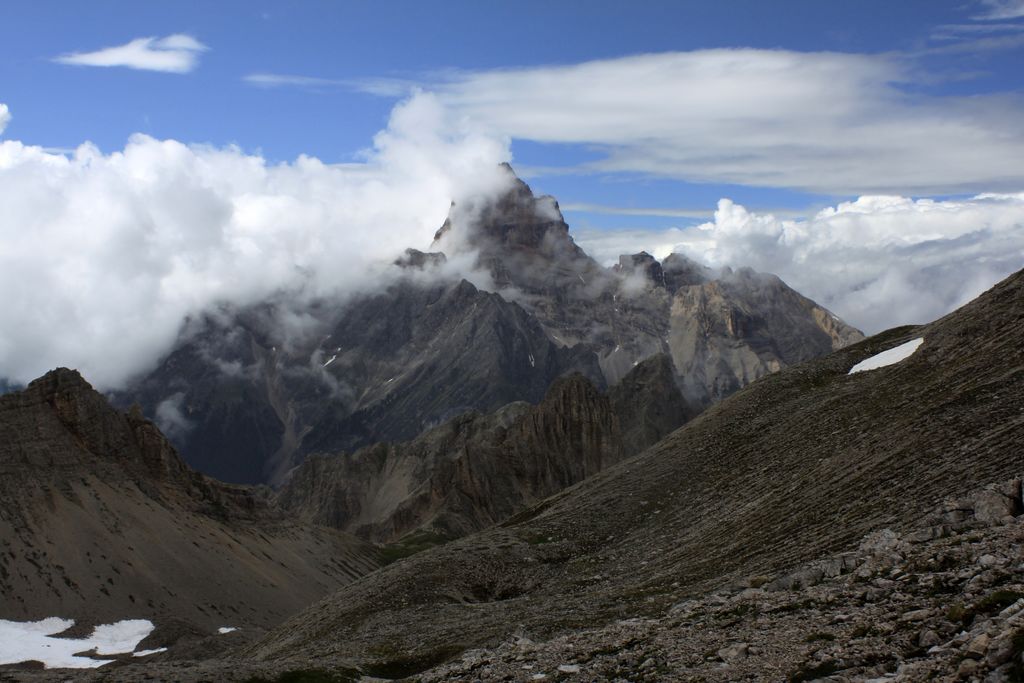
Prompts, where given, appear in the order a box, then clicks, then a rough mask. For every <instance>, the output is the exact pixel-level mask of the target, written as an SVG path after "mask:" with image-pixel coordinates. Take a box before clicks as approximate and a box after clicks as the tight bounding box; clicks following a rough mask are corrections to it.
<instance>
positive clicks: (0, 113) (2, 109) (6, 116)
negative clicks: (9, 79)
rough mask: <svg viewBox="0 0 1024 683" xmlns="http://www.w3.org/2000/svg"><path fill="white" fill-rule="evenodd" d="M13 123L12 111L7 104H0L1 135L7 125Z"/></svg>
mask: <svg viewBox="0 0 1024 683" xmlns="http://www.w3.org/2000/svg"><path fill="white" fill-rule="evenodd" d="M10 122H11V110H10V109H8V108H7V105H6V104H3V103H0V133H3V132H4V129H5V128H7V124H8V123H10Z"/></svg>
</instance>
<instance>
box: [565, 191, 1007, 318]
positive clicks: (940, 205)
mask: <svg viewBox="0 0 1024 683" xmlns="http://www.w3.org/2000/svg"><path fill="white" fill-rule="evenodd" d="M576 239H577V241H578V242H579V243H580V244H581V246H583V247H584V248H585V249H587V250H588V251H590V252H592V253H594V254H596V255H597V256H598V257H599V258H600V259H601V260H602V261H603V262H605V263H610V262H612V261H613V259H614V258H615V257H616V256H617V254H619V253H626V252H636V251H640V250H641V249H645V250H646V251H648V252H650V253H652V254H654V255H655V256H657V257H658V258H664V257H665V256H667V255H668V254H670V253H672V251H680V252H682V253H685V254H687V255H689V256H691V257H694V258H696V259H698V260H701V261H703V262H705V263H707V264H709V265H713V266H724V265H729V266H744V265H748V266H751V267H753V268H756V269H757V270H761V271H766V272H772V273H776V274H777V275H779V276H780V277H782V279H783V280H785V281H786V282H787V283H789V284H790V285H791V286H793V287H794V288H796V289H797V290H798V291H800V292H801V293H803V294H805V295H806V296H809V297H811V298H812V299H814V300H816V301H818V302H819V303H821V304H822V305H824V306H826V307H827V308H830V309H831V310H832V311H833V312H835V313H836V314H837V315H839V316H841V317H842V318H843V319H845V320H846V321H848V322H849V323H851V324H853V325H856V326H857V327H860V328H861V329H863V330H864V331H865V332H868V333H874V332H878V331H880V330H883V329H886V328H889V327H893V326H896V325H903V324H908V323H924V322H929V321H931V320H934V319H935V318H938V317H939V316H942V315H944V314H945V313H948V312H949V311H951V310H953V309H954V308H956V307H958V306H960V305H962V304H964V303H966V302H967V301H970V300H971V299H973V298H974V297H976V296H977V295H978V294H980V293H981V292H983V291H984V290H985V289H987V288H989V287H990V286H992V285H993V284H995V283H996V282H998V281H999V280H1000V279H1002V278H1004V277H1006V276H1007V275H1009V274H1010V273H1012V272H1015V271H1017V270H1019V269H1021V268H1022V267H1024V193H1021V194H1009V195H1007V194H1003V195H995V194H984V195H978V196H975V197H972V198H970V199H963V200H949V201H933V200H929V199H920V200H916V201H915V200H912V199H907V198H904V197H893V196H865V197H860V198H859V199H857V200H856V201H851V202H843V203H841V204H839V205H838V206H835V207H831V208H827V209H824V210H822V211H820V212H818V213H817V214H816V215H815V216H813V217H811V218H809V219H807V220H784V219H780V218H778V217H776V216H773V215H770V214H756V213H752V212H750V211H748V210H746V209H745V208H744V207H742V206H740V205H738V204H734V203H733V202H731V201H729V200H728V199H723V200H721V201H720V202H719V204H718V210H717V211H716V212H715V219H714V221H712V222H708V223H704V224H702V225H700V226H698V227H695V228H689V229H682V230H680V229H674V230H668V231H645V230H635V231H629V232H627V233H626V234H624V235H623V234H618V233H616V232H614V231H608V232H599V231H588V232H585V233H582V234H577V235H576ZM630 245H631V247H630Z"/></svg>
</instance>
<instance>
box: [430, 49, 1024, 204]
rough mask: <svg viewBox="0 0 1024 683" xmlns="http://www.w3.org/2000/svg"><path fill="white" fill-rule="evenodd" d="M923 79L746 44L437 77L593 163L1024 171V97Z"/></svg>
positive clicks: (676, 170)
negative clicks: (942, 87) (957, 90)
mask: <svg viewBox="0 0 1024 683" xmlns="http://www.w3.org/2000/svg"><path fill="white" fill-rule="evenodd" d="M925 75H927V74H925ZM922 78H923V76H922V75H921V67H920V65H919V64H917V63H915V62H914V61H913V60H912V58H911V57H909V56H906V55H893V54H887V55H869V54H854V53H834V52H813V53H811V52H796V51H790V50H761V49H751V48H743V49H712V50H695V51H691V52H666V53H656V54H644V55H634V56H629V57H621V58H615V59H605V60H597V61H590V62H583V63H578V64H570V65H560V66H541V67H531V68H522V69H500V70H492V71H480V72H473V73H462V74H452V75H450V77H449V78H448V79H447V80H442V81H437V82H435V83H434V84H433V85H431V86H429V89H430V90H432V91H433V92H436V93H437V95H438V97H439V98H440V99H441V101H442V102H444V103H445V104H446V105H447V106H448V107H449V108H451V109H452V110H453V111H454V112H456V113H457V114H458V115H461V116H465V117H467V118H468V119H470V120H473V121H476V122H478V123H480V124H481V125H483V126H485V127H486V128H487V129H489V130H491V131H492V132H494V133H496V134H500V135H507V136H510V137H512V138H513V139H520V140H530V141H534V142H542V143H554V144H567V145H583V146H586V147H588V148H589V149H591V150H596V151H598V152H599V153H602V154H603V158H600V159H598V160H596V161H593V162H588V163H586V164H582V165H577V166H574V167H572V170H573V171H575V172H577V173H593V172H598V173H639V174H644V175H649V176H655V177H662V178H673V179H679V180H684V181H687V182H711V183H729V184H738V185H747V186H759V187H779V188H791V189H798V190H803V191H810V192H818V193H824V194H831V195H847V196H848V195H858V194H879V193H885V194H892V193H903V194H916V195H922V194H940V193H970V192H979V191H985V190H1005V191H1012V190H1017V189H1019V188H1020V187H1022V186H1024V168H1022V167H1021V165H1020V163H1019V160H1020V159H1021V158H1024V100H1022V99H1021V97H1020V96H1019V95H1015V94H1006V93H1004V94H995V95H986V96H971V97H966V96H965V97H958V96H943V95H935V94H929V93H927V92H923V91H922V90H921V89H920V88H918V87H917V86H918V84H919V83H920V81H921V79H922Z"/></svg>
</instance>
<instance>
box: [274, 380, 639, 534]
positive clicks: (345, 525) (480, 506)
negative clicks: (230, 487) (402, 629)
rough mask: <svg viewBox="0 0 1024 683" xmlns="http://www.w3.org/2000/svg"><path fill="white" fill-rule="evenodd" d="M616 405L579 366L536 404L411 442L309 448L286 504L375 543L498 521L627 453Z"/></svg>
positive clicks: (458, 423)
mask: <svg viewBox="0 0 1024 683" xmlns="http://www.w3.org/2000/svg"><path fill="white" fill-rule="evenodd" d="M622 454H623V449H622V441H621V436H620V433H619V425H618V420H617V419H616V418H615V415H614V414H613V413H612V410H611V404H610V402H609V401H608V399H607V398H606V397H605V396H603V395H602V394H601V393H600V392H599V391H598V390H597V389H596V388H594V386H593V385H592V384H591V383H590V382H589V381H588V380H587V379H586V378H584V377H583V376H582V375H578V374H577V375H570V376H567V377H563V378H560V379H558V380H556V381H555V382H554V384H552V386H551V388H550V389H549V390H548V393H547V396H546V397H545V398H544V400H543V401H541V402H540V404H539V405H536V406H531V405H529V404H526V403H522V402H519V403H512V404H509V405H507V406H505V407H503V408H502V409H500V410H498V411H496V412H494V413H491V414H489V415H481V414H479V413H467V414H464V415H460V416H458V417H456V418H454V419H452V420H449V421H447V422H445V423H444V424H443V425H441V426H439V427H436V428H434V429H432V430H430V431H428V432H426V433H425V434H423V435H421V436H420V437H418V438H416V439H414V440H413V441H410V442H405V443H398V444H378V445H374V446H370V447H368V448H364V449H362V450H359V451H357V452H355V453H354V454H352V455H346V454H344V453H342V454H338V455H334V456H313V457H310V458H308V459H307V460H306V462H304V463H303V464H302V465H301V466H300V467H299V468H298V469H297V470H296V471H295V472H294V473H293V475H292V477H291V479H290V480H289V481H288V482H287V484H285V486H284V487H283V488H282V490H281V492H280V493H279V495H278V501H279V503H280V504H281V506H282V507H284V508H285V509H288V510H291V511H293V512H295V513H297V514H299V515H300V516H302V517H304V518H305V519H308V520H310V521H314V522H317V523H321V524H328V525H331V526H334V527H337V528H340V529H344V530H346V531H350V532H352V533H355V534H356V535H358V536H361V537H363V538H367V539H370V540H373V541H375V542H379V543H388V542H393V541H396V540H398V539H399V538H401V537H402V536H405V535H407V534H409V533H411V532H414V531H419V532H426V533H429V534H432V535H435V536H437V537H439V538H444V539H450V538H455V537H459V536H464V535H466V534H468V533H470V532H472V531H476V530H478V529H482V528H485V527H487V526H490V525H492V524H495V523H497V522H500V521H502V520H504V519H506V518H508V517H509V516H511V515H512V514H514V513H516V512H518V511H520V510H522V509H524V508H526V507H527V506H529V505H532V504H533V503H535V502H537V501H538V500H540V499H542V498H544V497H546V496H549V495H551V494H552V493H555V492H557V491H560V490H561V489H563V488H565V487H566V486H569V485H571V484H574V483H576V482H578V481H581V480H582V479H583V478H585V477H587V476H590V475H592V474H594V473H596V472H598V471H600V470H601V469H602V468H604V467H607V466H608V465H610V464H612V463H614V462H618V461H619V460H620V459H621V458H622Z"/></svg>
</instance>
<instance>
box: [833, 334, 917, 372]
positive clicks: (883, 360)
mask: <svg viewBox="0 0 1024 683" xmlns="http://www.w3.org/2000/svg"><path fill="white" fill-rule="evenodd" d="M923 343H924V339H923V338H921V337H918V338H917V339H911V340H910V341H908V342H907V343H905V344H900V345H899V346H894V347H893V348H891V349H889V350H888V351H882V352H881V353H877V354H875V355H874V356H871V357H870V358H865V359H864V360H862V361H861V362H859V363H857V364H856V365H854V366H853V367H852V368H850V371H849V372H848V373H846V374H848V375H852V374H853V373H855V372H864V371H866V370H876V369H878V368H884V367H885V366H887V365H894V364H895V363H899V362H900V361H901V360H906V359H907V358H910V356H912V355H913V353H914V351H917V347H919V346H921V344H923Z"/></svg>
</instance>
